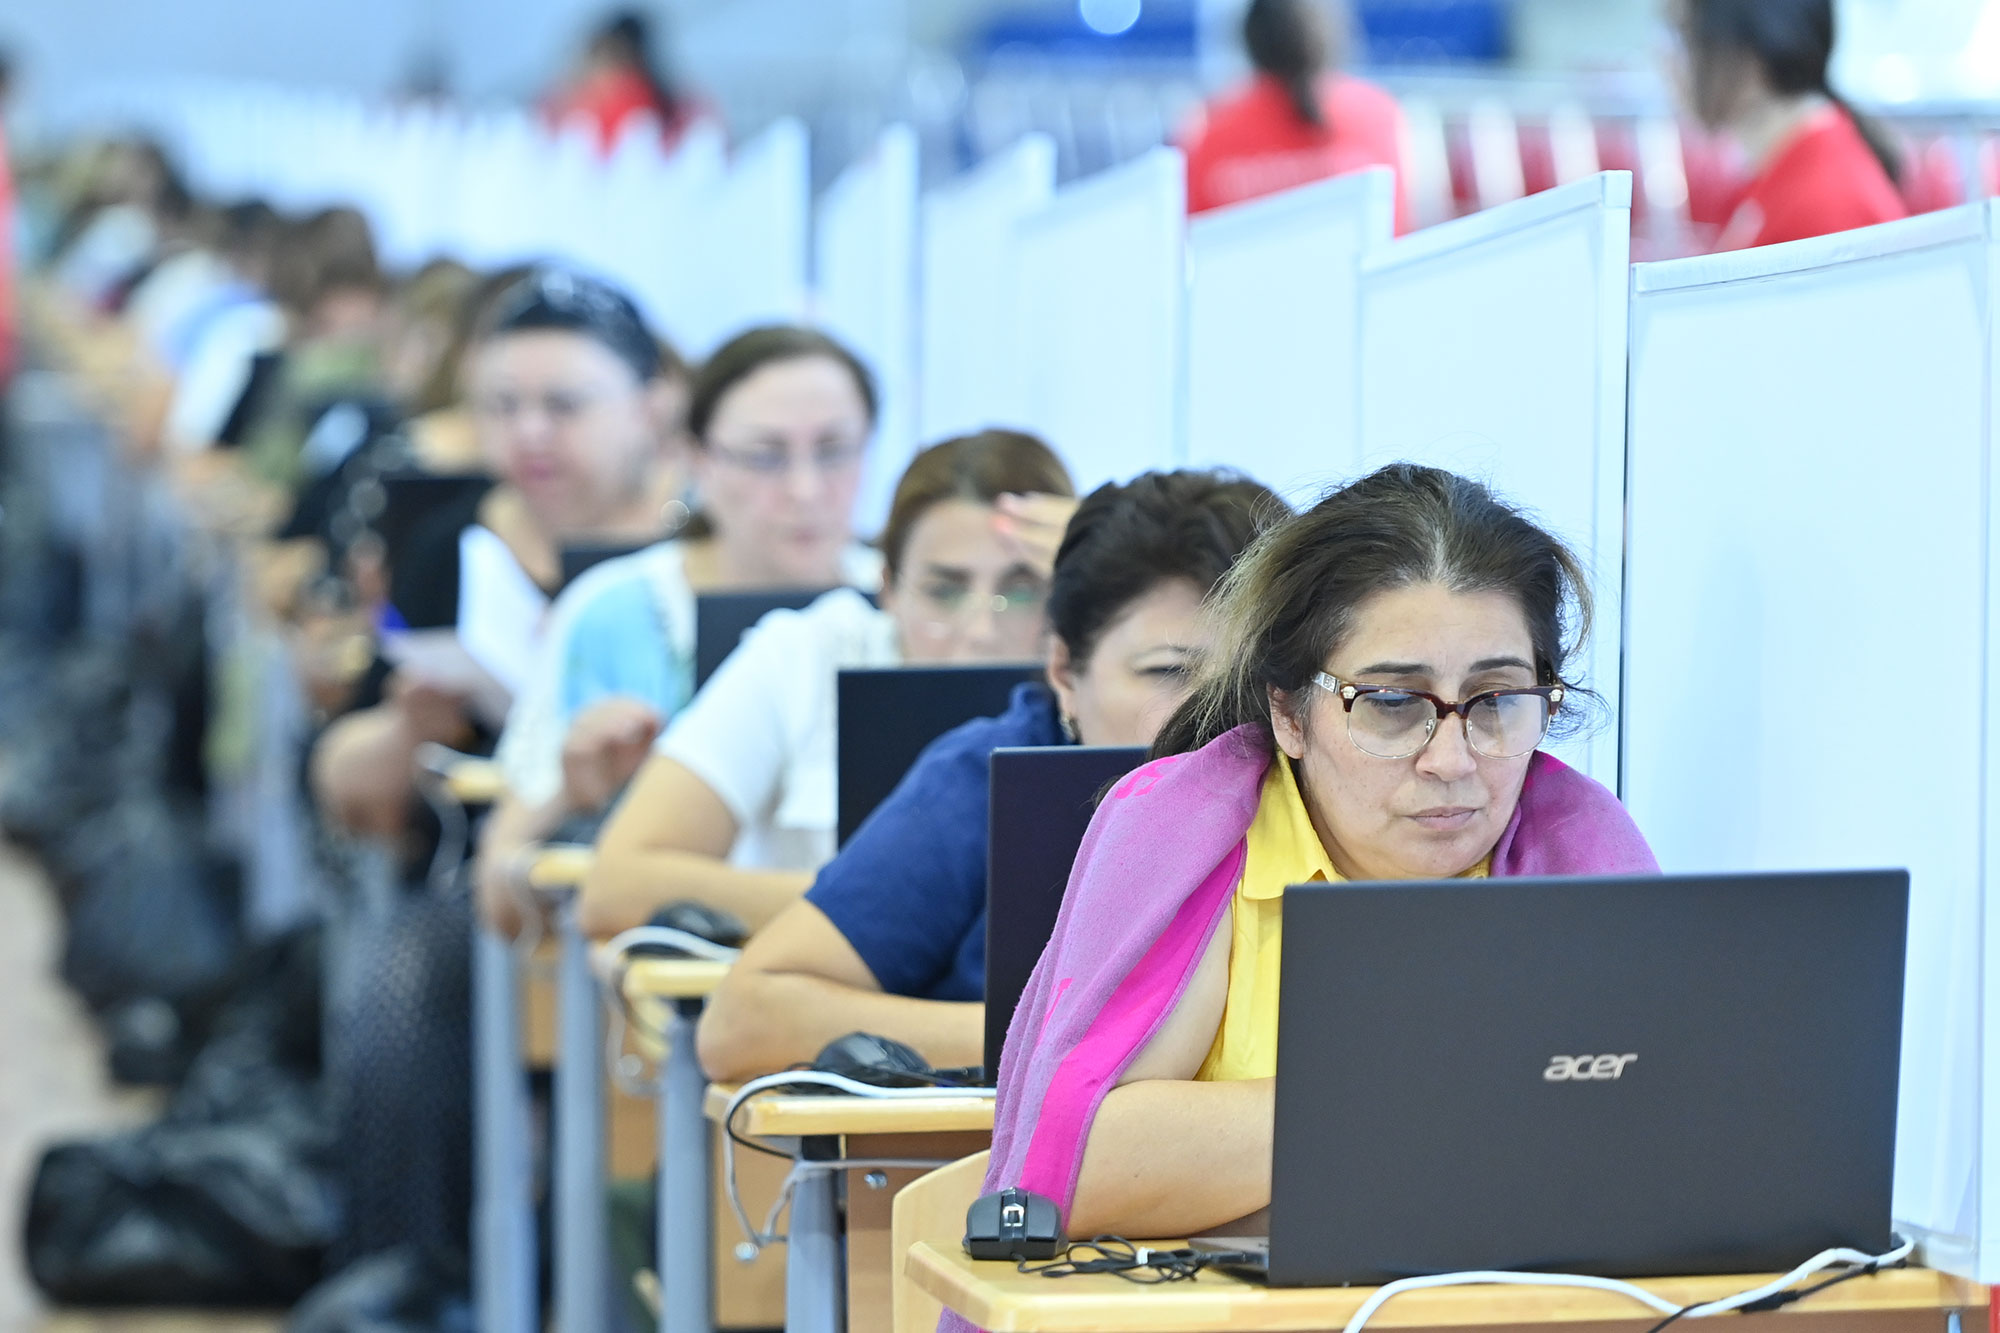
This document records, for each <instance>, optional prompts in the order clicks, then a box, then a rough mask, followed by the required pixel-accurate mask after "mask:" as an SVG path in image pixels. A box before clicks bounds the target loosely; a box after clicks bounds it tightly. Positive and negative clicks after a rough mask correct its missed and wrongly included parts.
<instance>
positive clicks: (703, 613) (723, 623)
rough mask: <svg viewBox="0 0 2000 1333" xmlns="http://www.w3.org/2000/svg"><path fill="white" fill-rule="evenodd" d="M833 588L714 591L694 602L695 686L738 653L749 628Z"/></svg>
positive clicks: (797, 608)
mask: <svg viewBox="0 0 2000 1333" xmlns="http://www.w3.org/2000/svg"><path fill="white" fill-rule="evenodd" d="M831 591H832V589H831V588H774V589H771V590H769V591H766V592H711V593H704V594H702V595H701V596H700V597H697V598H695V599H694V687H695V688H696V689H697V690H698V689H700V688H701V687H702V686H704V685H706V684H708V678H709V677H710V676H713V675H714V674H715V669H716V668H717V667H719V666H721V665H722V663H723V661H724V660H725V659H726V658H728V656H729V655H730V654H731V653H733V652H735V651H736V645H737V644H738V643H740V642H742V640H743V636H744V635H745V634H747V633H749V632H750V627H751V626H752V625H754V624H756V623H757V622H758V621H760V620H762V619H763V618H764V617H765V616H767V615H769V614H770V613H771V612H773V611H801V610H804V609H805V608H806V607H808V606H811V605H812V604H813V602H814V601H815V600H817V599H818V598H820V597H821V596H824V595H825V594H826V593H829V592H831Z"/></svg>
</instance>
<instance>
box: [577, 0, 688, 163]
mask: <svg viewBox="0 0 2000 1333" xmlns="http://www.w3.org/2000/svg"><path fill="white" fill-rule="evenodd" d="M544 111H545V113H546V114H547V116H548V118H549V122H550V123H551V124H553V125H555V126H556V127H558V128H564V127H567V126H569V125H572V124H577V123H581V124H584V125H587V126H588V127H589V128H590V130H591V132H592V133H593V134H594V135H595V136H596V139H597V143H598V146H599V147H600V148H601V149H602V150H603V151H604V152H606V153H609V152H610V151H611V150H612V148H613V147H614V146H616V145H617V143H618V136H619V135H620V134H621V133H623V132H624V129H625V125H626V122H627V121H629V120H630V119H631V118H632V117H633V116H635V115H639V114H641V113H648V114H651V115H653V116H655V117H657V118H658V120H659V122H660V132H661V137H662V138H663V139H665V141H666V145H665V146H666V147H667V148H668V149H669V150H670V151H671V150H672V148H673V147H674V145H675V144H677V143H679V142H680V139H681V136H682V135H683V134H685V133H687V130H688V127H689V126H690V125H692V124H693V123H694V122H695V121H696V120H698V119H700V118H701V117H702V116H704V115H706V114H707V108H706V107H704V106H703V105H702V104H701V102H700V101H699V100H698V99H697V98H694V97H691V96H689V95H688V94H686V93H685V92H683V91H681V89H679V88H678V87H676V86H675V85H674V82H673V81H672V80H671V79H669V78H667V77H666V76H665V75H664V74H662V73H661V72H660V63H659V61H657V60H656V59H655V58H654V54H653V31H652V22H651V20H650V19H648V18H647V17H646V15H645V14H643V13H641V12H639V11H638V10H625V11H623V12H621V13H618V14H614V15H613V16H612V17H611V18H610V19H609V20H608V21H606V22H605V23H604V25H603V26H602V27H600V28H598V29H597V31H596V32H594V33H592V34H591V38H590V42H589V44H588V45H587V46H585V47H584V51H583V60H582V62H581V63H580V64H579V65H578V67H577V69H576V72H575V73H574V74H573V75H572V76H571V78H570V80H569V82H568V83H567V84H566V85H565V86H564V87H561V88H559V89H557V90H556V91H555V93H553V94H552V95H551V96H550V97H549V100H548V102H547V103H546V105H545V107H544Z"/></svg>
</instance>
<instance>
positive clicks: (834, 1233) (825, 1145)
mask: <svg viewBox="0 0 2000 1333" xmlns="http://www.w3.org/2000/svg"><path fill="white" fill-rule="evenodd" d="M839 1157H840V1140H839V1139H838V1138H835V1137H832V1136H830V1135H815V1136H813V1137H811V1138H805V1139H800V1140H799V1160H800V1161H801V1162H815V1163H819V1162H832V1161H836V1160H838V1159H839ZM838 1186H839V1173H838V1172H836V1171H832V1170H829V1169H827V1168H825V1167H820V1168H818V1169H815V1170H810V1171H806V1172H805V1173H803V1174H802V1175H800V1177H799V1182H798V1185H797V1187H796V1188H794V1189H793V1191H792V1210H791V1211H792V1216H791V1227H790V1230H789V1236H790V1238H789V1239H788V1240H787V1242H786V1246H785V1333H842V1330H844V1329H845V1328H846V1326H847V1282H846V1276H847V1274H846V1271H845V1268H844V1266H843V1264H842V1263H841V1255H840V1210H839V1204H838V1201H837V1199H836V1198H835V1194H834V1192H835V1190H836V1189H837V1188H838Z"/></svg>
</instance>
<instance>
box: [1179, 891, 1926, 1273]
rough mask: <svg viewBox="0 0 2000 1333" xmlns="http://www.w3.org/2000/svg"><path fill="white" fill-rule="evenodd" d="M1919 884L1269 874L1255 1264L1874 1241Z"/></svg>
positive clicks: (1794, 1254) (1702, 1254)
mask: <svg viewBox="0 0 2000 1333" xmlns="http://www.w3.org/2000/svg"><path fill="white" fill-rule="evenodd" d="M1908 903H1909V875H1908V873H1907V872H1905V871H1901V870H1894V871H1841V872H1814V873H1798V874H1735V875H1686V876H1670V877H1644V878H1639V877H1621V878H1603V879H1599V878H1571V879H1509V880H1504V881H1495V880H1471V881H1468V880H1448V881H1445V882H1442V883H1402V884H1356V885H1347V884H1340V885H1326V884H1318V885H1305V886H1302V887H1295V888H1292V889H1290V890H1288V891H1287V892H1286V894H1285V938H1284V948H1285V963H1284V969H1283V975H1282V980H1281V982H1280V997H1281V998H1280V1005H1279V1014H1280V1015H1281V1018H1280V1021H1279V1029H1278V1071H1279V1078H1278V1098H1277V1122H1276V1129H1275V1141H1274V1151H1273V1162H1274V1164H1275V1165H1274V1169H1273V1171H1272V1173H1271V1174H1272V1197H1271V1234H1270V1239H1269V1252H1268V1265H1269V1273H1268V1276H1269V1280H1270V1281H1271V1283H1272V1284H1273V1285H1282V1286H1323V1285H1333V1284H1341V1283H1365V1284H1376V1283H1381V1282H1386V1281H1388V1280H1390V1279H1392V1278H1399V1277H1406V1276H1409V1275H1412V1274H1418V1273H1442V1272H1460V1271H1464V1270H1467V1269H1517V1270H1518V1269H1527V1270H1536V1269H1539V1270H1544V1271H1553V1272H1570V1273H1588V1274H1596V1275H1600V1276H1608V1277H1646V1276H1662V1275H1672V1274H1685V1273H1749V1272H1778V1271H1783V1270H1786V1269H1789V1268H1791V1267H1793V1266H1794V1265H1796V1264H1798V1263H1801V1262H1803V1261H1804V1260H1806V1259H1808V1258H1810V1257H1811V1256H1812V1255H1814V1254H1816V1253H1818V1252H1819V1251H1820V1250H1823V1249H1827V1248H1829V1247H1831V1246H1851V1247H1853V1248H1855V1249H1858V1250H1862V1251H1865V1252H1867V1253H1870V1254H1879V1253H1882V1252H1883V1251H1885V1250H1887V1249H1889V1248H1890V1237H1889V1184H1890V1176H1891V1171H1892V1166H1893V1161H1894V1155H1895V1138H1896V1078H1897V1065H1898V1061H1899V1056H1900V1047H1901V1038H1902V1005H1903V942H1904V928H1905V924H1906V921H1907V917H1908ZM1212 1243H1214V1244H1217V1245H1222V1246H1226V1247H1228V1248H1235V1247H1236V1246H1237V1245H1238V1242H1236V1241H1222V1240H1219V1239H1218V1240H1217V1241H1215V1242H1212Z"/></svg>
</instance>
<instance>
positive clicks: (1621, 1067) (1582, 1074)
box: [1542, 1054, 1639, 1083]
mask: <svg viewBox="0 0 2000 1333" xmlns="http://www.w3.org/2000/svg"><path fill="white" fill-rule="evenodd" d="M1638 1058H1639V1057H1638V1055H1636V1054H1632V1055H1558V1056H1554V1057H1552V1058H1551V1059H1550V1060H1549V1067H1548V1068H1547V1069H1544V1070H1543V1071H1542V1078H1543V1079H1544V1080H1545V1081H1546V1082H1549V1083H1589V1082H1593V1081H1598V1080H1604V1081H1609V1080H1612V1079H1616V1078H1619V1077H1622V1076H1623V1075H1624V1073H1625V1066H1626V1065H1629V1064H1631V1063H1632V1062H1633V1061H1634V1060H1636V1059H1638Z"/></svg>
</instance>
